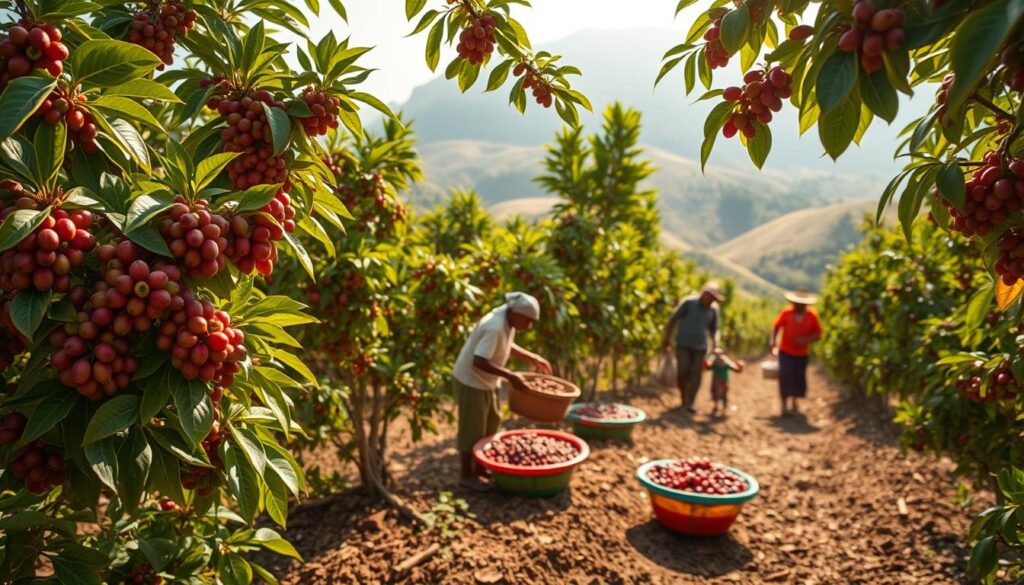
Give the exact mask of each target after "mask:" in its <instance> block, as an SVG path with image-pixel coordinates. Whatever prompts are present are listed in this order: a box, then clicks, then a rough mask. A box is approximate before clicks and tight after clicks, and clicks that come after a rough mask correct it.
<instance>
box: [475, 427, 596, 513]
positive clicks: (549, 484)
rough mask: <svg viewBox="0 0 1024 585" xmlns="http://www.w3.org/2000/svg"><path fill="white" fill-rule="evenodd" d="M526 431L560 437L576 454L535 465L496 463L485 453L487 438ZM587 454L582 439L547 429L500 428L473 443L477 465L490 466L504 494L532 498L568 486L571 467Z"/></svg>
mask: <svg viewBox="0 0 1024 585" xmlns="http://www.w3.org/2000/svg"><path fill="white" fill-rule="evenodd" d="M526 434H533V435H544V436H548V437H554V438H556V439H561V440H563V441H566V442H567V443H571V444H572V445H573V446H574V447H576V451H577V452H578V453H577V455H576V457H573V458H572V459H570V460H569V461H566V462H564V463H556V464H552V465H535V466H526V465H510V464H507V463H499V462H497V461H494V460H492V459H488V458H487V456H485V455H484V449H486V448H487V444H488V443H489V442H490V441H493V440H494V439H497V438H500V437H503V436H508V435H526ZM589 456H590V446H589V445H587V443H586V441H584V440H583V439H580V438H579V437H576V436H574V435H570V434H569V433H563V432H562V431H552V430H547V429H515V430H510V431H502V432H500V433H497V434H495V435H491V436H490V437H484V438H483V439H480V440H479V441H477V443H476V445H473V457H474V458H476V460H477V462H478V463H480V465H482V466H484V467H485V468H486V469H488V470H490V472H491V481H492V482H493V483H494V486H495V487H497V488H498V489H499V490H501V491H502V492H505V493H507V494H513V495H517V496H526V497H531V498H546V497H550V496H553V495H555V494H558V493H559V492H562V491H563V490H565V488H567V487H569V482H570V481H571V480H572V472H573V470H574V469H575V468H576V466H577V465H579V464H580V463H583V461H584V460H586V458H587V457H589Z"/></svg>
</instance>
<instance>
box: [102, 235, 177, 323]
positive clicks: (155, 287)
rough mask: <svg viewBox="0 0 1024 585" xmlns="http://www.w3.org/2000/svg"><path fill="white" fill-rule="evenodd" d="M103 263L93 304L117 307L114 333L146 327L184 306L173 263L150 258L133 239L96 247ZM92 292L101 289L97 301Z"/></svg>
mask: <svg viewBox="0 0 1024 585" xmlns="http://www.w3.org/2000/svg"><path fill="white" fill-rule="evenodd" d="M97 252H98V254H97V255H98V256H99V259H100V262H102V263H103V270H104V272H103V282H102V283H97V285H96V288H95V292H94V293H93V295H94V298H93V299H91V300H92V303H93V306H94V307H95V306H97V305H101V306H102V305H105V306H106V307H107V308H109V309H111V310H113V311H118V313H117V314H116V316H115V317H114V321H113V324H112V326H113V330H114V333H116V334H117V335H127V334H128V333H129V332H131V331H140V332H142V331H148V330H149V329H150V327H152V325H153V322H154V321H160V320H162V319H164V318H165V317H166V316H167V314H168V313H169V312H171V311H176V310H179V309H181V307H182V306H184V303H185V300H184V298H183V297H182V296H181V294H180V293H181V292H182V290H183V289H184V285H183V284H182V282H181V269H180V268H179V267H178V265H177V264H172V263H170V262H166V261H164V260H159V259H156V260H154V259H151V258H149V257H148V256H149V255H148V254H145V253H144V252H143V250H142V249H140V248H139V247H138V246H136V245H135V244H134V243H132V242H130V241H128V240H124V241H122V242H120V243H118V244H117V245H116V246H115V245H113V244H106V245H103V246H100V248H99V250H97ZM96 293H103V296H104V298H103V300H102V301H101V300H100V299H99V297H98V296H96Z"/></svg>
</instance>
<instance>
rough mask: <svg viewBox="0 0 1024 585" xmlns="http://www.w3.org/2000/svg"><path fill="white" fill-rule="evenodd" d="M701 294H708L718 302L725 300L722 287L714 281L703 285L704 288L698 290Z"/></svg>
mask: <svg viewBox="0 0 1024 585" xmlns="http://www.w3.org/2000/svg"><path fill="white" fill-rule="evenodd" d="M700 292H701V294H709V295H711V296H712V297H714V299H715V300H716V301H718V302H720V303H721V302H722V301H724V300H725V293H723V292H722V285H720V284H718V283H717V282H715V281H713V280H712V281H709V282H706V283H704V286H702V287H701V289H700Z"/></svg>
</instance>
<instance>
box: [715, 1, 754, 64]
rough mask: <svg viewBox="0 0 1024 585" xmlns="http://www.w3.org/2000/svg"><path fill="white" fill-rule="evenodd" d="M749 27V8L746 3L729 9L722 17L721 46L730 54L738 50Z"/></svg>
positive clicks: (745, 37) (744, 40)
mask: <svg viewBox="0 0 1024 585" xmlns="http://www.w3.org/2000/svg"><path fill="white" fill-rule="evenodd" d="M749 27H750V10H749V9H748V8H747V5H746V4H743V5H741V6H740V7H739V8H737V9H735V10H731V11H729V13H727V14H726V15H725V16H724V17H722V27H721V40H722V47H724V48H725V50H726V51H727V52H728V53H729V54H730V55H731V54H733V53H735V52H736V51H739V50H740V47H742V46H743V43H744V42H746V40H747V34H748V31H749Z"/></svg>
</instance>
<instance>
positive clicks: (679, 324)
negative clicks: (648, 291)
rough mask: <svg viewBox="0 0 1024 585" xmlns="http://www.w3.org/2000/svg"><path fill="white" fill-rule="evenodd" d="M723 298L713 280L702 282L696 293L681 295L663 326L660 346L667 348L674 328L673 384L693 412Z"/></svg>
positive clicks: (715, 342) (714, 343)
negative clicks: (674, 383)
mask: <svg viewBox="0 0 1024 585" xmlns="http://www.w3.org/2000/svg"><path fill="white" fill-rule="evenodd" d="M724 300H725V295H724V294H722V289H721V287H720V286H719V285H718V283H715V282H708V283H706V284H705V285H704V286H703V287H702V288H701V290H700V294H698V295H692V296H689V297H686V298H685V299H683V301H682V302H681V303H679V306H678V307H676V310H675V311H674V312H673V313H672V317H670V318H669V320H668V326H667V327H665V337H664V339H663V340H662V346H664V348H665V349H669V348H671V341H670V340H671V338H672V330H673V329H675V331H676V336H675V340H676V385H677V386H679V396H680V398H681V399H682V401H683V406H684V407H685V408H686V410H687V412H689V413H691V414H692V413H695V412H697V409H696V408H694V407H693V403H694V401H695V400H696V399H697V391H698V390H700V383H701V378H702V376H703V374H704V357H705V356H706V355H707V353H708V338H710V339H711V351H714V350H715V348H716V347H718V305H717V304H716V302H722V301H724Z"/></svg>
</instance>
